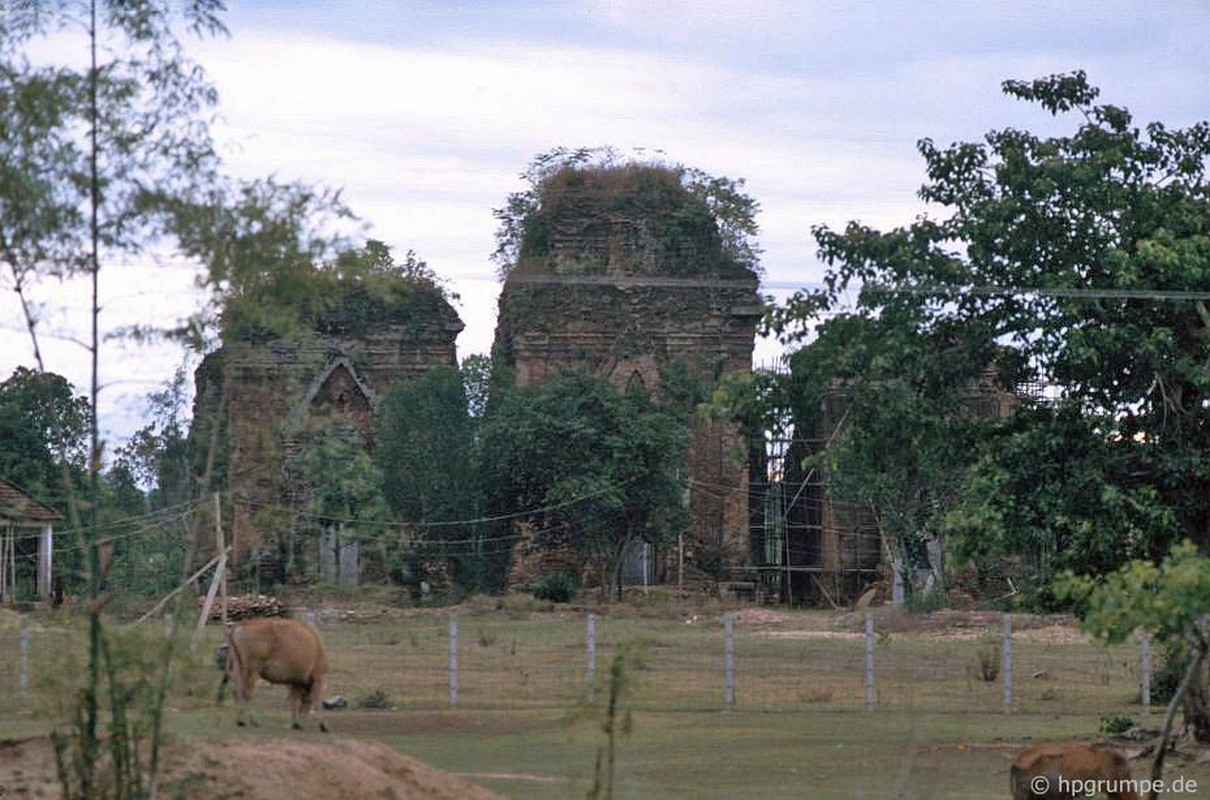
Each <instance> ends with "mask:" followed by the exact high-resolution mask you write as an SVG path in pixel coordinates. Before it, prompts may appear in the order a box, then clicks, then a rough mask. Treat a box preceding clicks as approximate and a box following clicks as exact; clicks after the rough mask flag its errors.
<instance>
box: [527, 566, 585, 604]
mask: <svg viewBox="0 0 1210 800" xmlns="http://www.w3.org/2000/svg"><path fill="white" fill-rule="evenodd" d="M579 591H580V585H579V582H578V581H576V579H575V578H573V577H571V576H570V575H564V574H563V573H561V572H552V573H551V574H549V575H547V576H546V577H545V578H543V579H542V580H540V581H538V582H537V583H535V584H534V587H533V594H534V597H535V598H537V599H538V600H547V601H550V602H552V603H569V602H571V600H572V599H573V598H575V596H576V593H577V592H579Z"/></svg>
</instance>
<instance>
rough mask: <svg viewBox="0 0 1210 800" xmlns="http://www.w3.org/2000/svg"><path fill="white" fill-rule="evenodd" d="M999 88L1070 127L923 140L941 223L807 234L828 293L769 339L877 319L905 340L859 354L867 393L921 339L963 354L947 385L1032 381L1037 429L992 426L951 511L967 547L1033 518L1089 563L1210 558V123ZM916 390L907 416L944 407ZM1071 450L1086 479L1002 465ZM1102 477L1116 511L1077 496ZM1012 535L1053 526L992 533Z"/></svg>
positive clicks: (1072, 83) (1063, 91)
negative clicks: (1003, 526) (1177, 125)
mask: <svg viewBox="0 0 1210 800" xmlns="http://www.w3.org/2000/svg"><path fill="white" fill-rule="evenodd" d="M1003 88H1004V91H1005V92H1006V93H1007V94H1009V95H1010V96H1013V97H1016V98H1019V99H1022V100H1025V101H1028V102H1032V103H1036V104H1038V105H1040V106H1041V107H1042V108H1043V109H1044V110H1045V111H1047V112H1050V113H1051V114H1053V115H1064V116H1070V117H1074V118H1075V122H1076V126H1075V130H1074V132H1072V133H1071V134H1070V135H1066V136H1054V137H1040V136H1037V135H1034V134H1031V133H1029V132H1027V131H1023V130H1018V129H1006V130H1001V131H992V132H990V133H988V134H987V135H986V137H985V138H984V140H983V141H982V142H974V143H969V142H968V143H958V144H954V145H952V146H950V147H947V148H939V147H937V146H936V145H934V143H933V142H932V141H930V140H928V139H925V140H923V141H921V142H920V144H919V150H920V152H921V154H922V155H923V156H924V159H925V162H926V171H927V175H928V182H927V183H926V184H925V185H924V187H923V188H922V189H921V191H920V196H921V197H922V198H923V199H924V200H926V201H928V202H929V203H931V204H932V206H931V208H932V209H934V210H933V211H930V213H929V214H927V215H922V216H921V217H919V218H917V219H916V220H915V221H914V222H913V223H911V224H910V225H907V226H905V227H901V228H896V229H893V230H890V231H888V232H880V231H877V230H873V229H871V228H868V227H866V226H863V225H861V224H859V223H856V222H853V223H850V224H849V225H848V226H847V227H846V228H845V229H844V230H843V231H834V230H831V229H829V228H827V227H825V226H820V227H817V228H815V231H814V232H815V237H816V241H817V242H818V244H819V252H820V255H821V257H822V258H823V260H824V261H825V263H826V264H827V265H828V267H829V269H828V273H827V275H826V278H825V285H824V288H823V289H821V290H818V291H813V292H803V293H800V294H798V295H796V296H795V297H793V298H792V299H791V300H790V301H789V302H787V303H786V304H785V305H783V306H782V307H781V308H779V309H777V310H776V311H775V313H773V314H772V315H771V317H770V327H771V329H773V330H774V331H777V332H778V333H780V334H781V335H782V336H783V337H785V338H786V339H787V340H788V341H795V340H801V339H803V338H804V337H805V336H808V335H810V334H811V333H812V332H813V325H814V324H815V321H816V320H817V319H818V318H819V317H820V316H821V315H823V314H827V315H829V316H831V317H833V319H829V321H828V322H826V323H824V325H823V326H822V328H828V327H831V326H833V324H834V323H835V322H836V319H835V316H836V315H839V316H840V317H852V316H862V317H867V318H869V319H871V320H875V319H876V320H878V325H879V326H890V327H891V328H892V329H893V330H894V331H897V333H896V335H892V336H888V337H886V338H884V339H881V340H875V341H869V340H867V341H866V345H865V346H867V347H870V348H873V351H872V352H871V353H870V355H869V356H868V361H869V363H875V362H877V361H878V359H881V361H880V362H879V363H882V364H885V365H887V369H885V370H881V372H880V371H874V372H872V373H871V377H872V378H873V379H875V380H877V379H879V377H878V376H879V375H880V374H881V375H882V376H883V377H882V379H885V377H886V376H887V375H894V374H895V373H896V371H897V370H898V365H899V364H901V363H902V364H904V365H905V366H906V367H908V368H915V366H916V365H917V364H918V360H917V359H915V358H908V359H902V358H901V357H900V355H899V352H898V351H899V350H900V349H902V348H903V347H905V345H907V344H910V338H911V337H914V336H920V337H923V338H924V339H925V340H933V341H935V342H937V343H938V344H941V345H942V346H940V347H938V348H935V352H936V353H937V354H938V355H943V354H945V353H946V352H947V350H949V349H950V348H951V347H952V344H943V342H944V341H948V342H950V343H957V344H959V349H958V351H957V352H954V353H953V355H952V358H953V359H954V362H955V363H954V364H953V365H944V364H942V365H939V366H941V367H942V369H940V370H939V371H936V372H935V374H936V375H938V376H944V375H946V374H949V375H950V376H951V377H953V378H955V379H958V380H961V378H962V375H963V374H965V375H967V376H976V375H978V374H979V371H980V370H982V369H983V368H984V367H986V366H989V365H992V364H995V365H997V366H998V367H999V368H1000V372H999V377H998V380H999V381H1000V382H1001V383H1002V384H1003V386H1004V388H1011V387H1012V386H1013V385H1014V384H1017V383H1019V382H1020V381H1023V380H1030V381H1036V382H1038V383H1040V384H1042V385H1045V386H1048V387H1050V390H1049V391H1048V393H1047V395H1046V397H1047V399H1046V400H1045V401H1039V402H1038V405H1039V406H1040V409H1039V411H1038V412H1037V413H1036V414H1035V415H1034V416H1033V417H1032V418H1031V419H1032V421H1033V422H1034V423H1035V425H1033V426H1031V427H1029V428H1028V429H1024V428H1022V427H1020V426H1014V425H1005V426H1003V427H999V428H996V429H995V430H996V438H995V439H993V440H992V441H991V442H990V443H989V444H988V445H987V446H986V447H983V448H980V449H979V450H978V454H979V455H980V456H981V458H982V459H983V460H982V462H981V463H980V466H979V468H978V469H977V470H976V471H975V473H974V475H975V478H974V480H975V481H976V482H977V484H976V486H975V487H974V488H972V489H969V490H964V491H963V492H962V497H961V498H959V499H962V498H966V499H967V500H969V501H970V502H963V503H962V505H963V508H962V509H961V512H960V513H959V514H958V516H957V517H955V519H959V520H960V521H961V524H959V525H958V526H957V531H956V532H957V534H958V535H959V537H961V538H967V539H969V538H970V537H976V538H977V537H981V536H983V535H984V534H983V531H984V530H986V529H992V530H993V531H994V529H995V526H996V525H997V524H999V522H998V521H1009V520H1014V519H1016V520H1022V519H1028V520H1033V521H1034V525H1035V526H1043V527H1052V528H1058V529H1060V530H1064V529H1065V530H1066V531H1078V532H1079V537H1081V538H1078V539H1077V541H1080V540H1082V541H1084V542H1087V543H1091V545H1092V546H1091V547H1090V549H1089V552H1090V553H1092V554H1094V555H1095V558H1094V559H1092V560H1090V563H1089V564H1088V567H1089V568H1093V569H1101V568H1105V567H1108V566H1113V565H1114V564H1116V563H1120V562H1119V561H1118V560H1119V559H1121V558H1123V557H1129V556H1131V555H1142V556H1148V557H1158V556H1159V555H1160V554H1162V553H1163V552H1164V551H1165V550H1166V548H1167V546H1168V545H1169V544H1170V543H1171V542H1172V541H1173V536H1176V535H1179V536H1188V537H1189V538H1191V539H1193V540H1194V541H1196V542H1199V543H1200V544H1203V545H1205V544H1208V543H1210V533H1208V532H1210V505H1208V504H1207V503H1206V499H1205V498H1206V497H1207V496H1210V459H1208V458H1207V455H1208V454H1210V425H1208V424H1207V422H1210V419H1208V418H1207V414H1210V404H1207V403H1205V402H1204V398H1205V395H1206V388H1207V382H1208V381H1210V375H1208V373H1207V372H1206V370H1205V369H1204V365H1205V364H1206V363H1207V361H1208V360H1210V337H1207V335H1206V331H1207V330H1208V329H1210V313H1208V312H1207V310H1206V306H1205V300H1204V298H1206V297H1210V294H1208V293H1210V235H1208V234H1210V231H1208V226H1210V203H1208V197H1207V185H1206V181H1205V166H1206V160H1207V155H1210V125H1207V124H1206V123H1197V124H1195V125H1193V126H1191V127H1189V128H1186V129H1183V130H1176V129H1169V128H1167V127H1166V126H1164V125H1163V124H1161V123H1158V122H1156V123H1151V124H1149V125H1147V126H1145V127H1144V128H1142V129H1140V128H1139V127H1137V126H1136V125H1135V124H1134V122H1133V119H1132V117H1131V115H1130V113H1129V112H1128V111H1126V110H1125V109H1123V108H1119V107H1116V106H1112V105H1107V104H1104V105H1098V104H1096V103H1095V102H1094V101H1095V100H1096V98H1097V96H1098V94H1099V92H1098V90H1097V89H1096V88H1095V87H1093V86H1091V85H1089V83H1088V82H1087V79H1086V77H1085V75H1084V74H1083V73H1082V72H1075V73H1071V74H1067V75H1054V76H1050V77H1047V78H1042V79H1039V80H1035V81H1006V82H1005V83H1004V85H1003ZM934 215H936V216H934ZM939 335H944V337H947V338H946V339H944V340H938V338H937V337H938V336H939ZM997 353H1007V354H1011V357H1010V358H1004V357H1002V356H1000V355H997ZM948 357H950V356H947V358H948ZM1005 365H1007V367H1005ZM951 366H952V367H953V369H951V368H950V367H951ZM905 377H910V374H909V376H905ZM868 383H869V381H867V384H868ZM929 383H930V384H931V382H929ZM926 385H927V384H926ZM954 385H956V386H961V385H962V384H961V383H960V382H958V383H956V384H954ZM914 391H915V398H916V400H915V401H914V402H913V405H914V406H915V407H917V408H925V409H926V410H927V406H928V401H929V398H930V397H932V396H933V395H930V394H929V392H928V391H921V390H919V389H915V390H914ZM887 407H888V409H893V408H894V407H895V406H894V405H888V406H887ZM940 409H942V411H941V413H942V414H949V411H948V410H947V406H945V405H941V406H940ZM1072 419H1078V420H1085V421H1086V423H1084V424H1079V425H1073V424H1071V423H1070V420H1072ZM1043 423H1044V425H1043ZM934 424H936V425H938V426H940V420H936V421H935V423H934ZM1039 426H1043V427H1045V428H1047V429H1048V430H1046V431H1045V432H1044V431H1043V430H1042V427H1039ZM886 427H887V428H888V429H889V426H886ZM913 427H915V426H914V425H909V426H908V429H911V428H913ZM1021 437H1026V439H1025V440H1022V438H1021ZM1089 437H1092V438H1093V439H1099V440H1100V442H1097V441H1089ZM1029 440H1032V441H1029ZM904 444H905V445H906V444H908V440H905V441H904ZM1065 450H1070V451H1072V452H1078V453H1081V454H1083V455H1084V456H1085V457H1086V458H1085V459H1084V460H1083V461H1082V463H1081V464H1080V469H1081V471H1082V473H1083V477H1082V478H1080V479H1079V480H1071V476H1069V475H1067V474H1065V473H1064V472H1063V471H1062V470H1061V469H1050V468H1048V466H1049V465H1048V464H1040V463H1037V462H1034V463H1030V461H1029V459H1028V458H1020V459H1016V460H1015V461H1014V460H1011V459H1009V458H1008V457H1004V456H1003V454H1006V453H1021V452H1030V451H1032V452H1034V453H1036V454H1039V455H1042V454H1049V455H1050V457H1055V456H1057V455H1058V454H1059V453H1063V452H1064V451H1065ZM1098 474H1099V475H1104V476H1107V477H1110V478H1111V479H1112V483H1111V484H1110V485H1109V486H1107V487H1106V492H1108V493H1109V494H1110V496H1109V498H1108V499H1109V500H1110V501H1111V502H1110V503H1109V504H1108V506H1102V507H1098V506H1097V505H1096V504H1093V503H1088V502H1087V501H1086V500H1087V498H1086V495H1080V494H1079V493H1077V491H1075V490H1077V489H1078V487H1079V485H1080V481H1081V480H1085V479H1088V480H1091V476H1095V475H1098ZM1043 484H1045V485H1043ZM1022 486H1028V487H1030V491H1028V492H1025V493H1022V492H1021V491H1019V489H1020V487H1022ZM976 490H977V491H976ZM1031 504H1032V505H1033V507H1032V508H1029V506H1030V505H1031ZM1110 521H1113V522H1125V523H1126V526H1125V528H1123V527H1120V526H1118V525H1116V524H1113V525H1111V524H1105V523H1106V522H1110ZM983 522H986V523H987V525H984V524H982V523H983ZM993 535H996V534H993ZM1015 536H1030V537H1033V538H1035V539H1039V538H1044V537H1052V538H1053V536H1054V532H1053V531H1050V532H1046V533H1044V534H1040V535H1039V533H1037V532H1035V533H1028V532H1023V531H1021V530H1013V531H1006V532H1005V533H1003V534H1002V535H1001V538H1002V541H1005V542H1011V540H1012V538H1013V537H1015ZM1124 536H1127V537H1129V540H1128V541H1127V542H1126V543H1123V542H1122V541H1121V539H1122V537H1124ZM1093 540H1097V541H1095V542H1094V541H1093ZM962 546H963V547H964V548H966V549H967V550H968V551H970V552H973V551H978V550H979V549H980V548H981V547H982V546H983V545H982V543H980V542H977V541H975V542H970V541H967V542H964V543H963V544H962ZM1009 546H1010V547H1015V546H1016V545H1013V544H1009ZM1077 566H1079V565H1077Z"/></svg>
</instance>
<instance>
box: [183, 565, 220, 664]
mask: <svg viewBox="0 0 1210 800" xmlns="http://www.w3.org/2000/svg"><path fill="white" fill-rule="evenodd" d="M226 571H227V553H226V552H222V553H219V554H218V566H217V567H215V568H214V578H213V579H212V580H211V581H210V591H208V592H206V602H205V603H203V604H202V615H201V616H200V617H198V620H197V628H196V629H194V631H193V643H192V644H191V645H190V646H191V647H192V648H193V649H195V650H196V649H197V645H198V642H200V641H201V639H202V631H204V630H205V629H206V620H208V619H210V609H211V608H212V607H213V606H214V596H215V595H216V594H217V593H218V587H219V584H221V583H222V582H223V573H224V572H226Z"/></svg>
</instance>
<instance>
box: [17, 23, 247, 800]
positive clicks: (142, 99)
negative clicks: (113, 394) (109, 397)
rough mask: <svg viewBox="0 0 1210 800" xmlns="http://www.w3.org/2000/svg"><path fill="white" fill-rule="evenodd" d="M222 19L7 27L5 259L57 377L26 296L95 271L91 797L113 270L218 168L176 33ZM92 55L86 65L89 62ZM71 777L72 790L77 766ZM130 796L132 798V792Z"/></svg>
mask: <svg viewBox="0 0 1210 800" xmlns="http://www.w3.org/2000/svg"><path fill="white" fill-rule="evenodd" d="M182 10H183V15H182V16H178V15H177V14H178V12H179V11H182ZM220 11H221V4H220V3H219V2H218V0H191V1H190V2H186V3H185V4H184V6H183V8H182V7H177V6H176V5H175V4H170V3H167V2H156V0H142V1H140V2H104V0H88V2H63V3H51V2H39V1H38V0H35V1H34V2H27V3H20V4H16V5H10V7H9V8H7V9H6V12H5V14H4V15H3V17H2V18H0V76H2V79H3V81H4V83H3V86H2V87H0V88H3V89H4V91H0V105H2V106H3V107H2V108H0V118H3V119H4V122H3V123H0V150H3V152H4V153H5V154H6V157H5V159H3V162H4V163H3V165H0V260H2V261H3V262H4V267H5V272H6V273H7V275H8V277H9V278H10V279H11V283H12V286H11V288H13V289H14V290H15V291H17V292H18V294H19V296H20V299H21V302H22V307H23V309H24V310H25V314H26V321H27V327H28V330H29V333H30V337H31V339H32V340H33V343H34V350H35V356H36V359H37V361H38V368H39V369H40V370H42V371H45V365H44V364H43V363H42V357H41V351H40V349H39V348H38V340H37V322H38V320H37V314H36V310H35V309H34V308H33V306H32V304H31V303H30V302H29V300H28V297H27V295H26V289H27V287H28V286H29V283H30V281H33V280H36V279H38V278H39V277H41V276H47V275H72V274H79V273H83V274H85V275H86V276H87V278H88V280H89V282H90V285H91V293H92V303H91V308H90V310H89V324H90V328H91V334H90V336H89V340H88V344H87V348H88V350H87V352H88V355H89V357H90V359H91V373H92V378H91V385H90V387H89V395H88V396H89V405H90V417H89V427H90V435H89V448H88V462H87V463H88V492H87V495H88V503H87V510H88V518H89V522H88V526H87V528H86V531H87V532H86V534H85V537H84V548H83V549H84V550H85V552H86V553H87V556H88V575H89V595H90V597H92V598H93V602H92V603H91V604H90V612H89V657H88V679H87V683H86V686H85V688H84V690H83V694H82V700H81V708H80V715H81V720H80V724H79V726H78V727H79V739H78V744H79V753H78V757H77V758H75V759H73V763H74V779H75V782H76V785H77V787H78V790H79V794H80V795H81V796H83V797H86V798H91V797H94V796H99V795H100V794H101V793H102V792H103V791H105V789H104V788H103V787H101V785H100V784H99V783H98V780H97V778H98V775H97V772H96V764H97V759H98V755H99V747H100V740H99V738H98V735H97V728H98V721H99V714H98V712H99V706H98V692H99V691H100V687H101V683H102V681H101V677H102V675H101V670H102V658H103V654H104V653H106V652H108V651H107V650H105V647H104V644H105V642H104V640H103V635H102V628H101V619H100V607H101V603H100V600H101V597H100V595H101V591H102V586H103V578H102V575H101V561H100V552H99V547H98V545H99V542H98V533H97V522H98V514H99V512H100V508H99V503H100V500H101V475H100V470H101V463H102V459H101V455H102V453H101V440H100V433H99V429H98V420H97V398H98V394H99V391H100V384H99V372H100V371H99V362H100V357H101V337H100V325H99V316H100V305H99V302H98V298H99V295H100V279H101V265H102V263H104V262H106V261H108V260H109V259H111V258H112V257H113V256H114V255H116V254H118V253H124V254H129V253H132V252H137V251H139V250H140V249H141V248H143V247H145V246H147V245H148V244H149V243H151V242H153V241H155V239H156V238H157V237H158V235H159V234H161V233H164V232H166V231H168V230H169V227H170V224H169V223H170V217H168V216H166V215H165V214H164V213H163V212H164V211H165V210H166V205H167V204H166V203H165V199H166V198H169V197H179V196H181V195H183V194H188V193H192V192H195V191H196V190H197V189H198V187H199V185H201V184H204V183H205V182H206V181H207V180H208V179H209V178H210V176H212V174H213V171H214V169H215V168H216V165H217V161H216V159H215V158H214V153H213V148H212V147H211V142H210V138H209V132H208V125H207V122H208V120H207V119H206V118H205V114H206V113H207V112H208V110H209V109H210V108H211V107H213V105H214V103H215V93H214V91H213V89H212V88H211V87H210V86H209V84H207V83H206V82H205V80H204V77H203V76H202V75H201V72H200V70H199V69H198V68H197V67H196V65H194V64H192V63H191V62H189V61H188V60H187V59H186V58H185V57H184V55H183V52H182V48H181V46H180V43H179V40H178V38H177V36H176V25H175V23H176V22H177V21H178V20H182V21H183V22H184V24H185V25H186V26H187V27H189V28H191V29H192V30H193V31H194V32H196V33H217V32H220V31H222V30H223V28H222V24H221V22H220V19H219V12H220ZM80 31H83V36H82V37H80V38H77V39H76V40H75V41H77V42H78V43H79V45H80V46H79V49H78V50H76V51H74V52H70V48H68V47H64V48H59V49H58V52H59V53H60V54H61V55H62V57H63V61H62V62H59V63H55V62H54V60H53V59H51V60H49V61H48V62H47V63H39V64H35V63H33V62H31V60H30V59H29V58H28V57H27V55H26V51H25V46H26V45H27V44H28V43H29V42H30V41H31V40H34V39H37V38H40V37H43V36H45V35H47V34H48V33H57V32H65V33H66V34H67V35H68V36H69V38H70V36H71V35H73V34H74V35H77V36H79V32H80ZM80 56H83V57H84V59H83V60H84V61H85V63H86V64H87V66H86V67H85V68H80V67H79V66H77V65H78V64H79V63H80V60H81V59H80V58H79V57H80ZM9 155H11V156H12V157H11V158H10V157H9ZM69 490H70V487H69ZM109 666H110V667H112V664H110V665H109ZM110 691H111V697H112V698H114V702H115V704H117V703H119V702H120V699H119V692H120V690H119V687H117V686H116V685H114V684H113V682H112V681H111V683H110ZM111 741H112V742H113V746H114V747H115V748H120V746H121V745H122V743H123V742H126V741H128V740H127V739H126V738H125V737H119V736H115V737H113V738H112V740H111ZM153 749H154V743H153ZM122 755H123V754H122V752H120V751H119V749H115V750H113V756H114V759H115V775H116V776H122V775H123V774H124V773H123V771H122V769H121V763H119V762H120V761H121V757H122ZM61 772H62V773H63V775H64V776H65V784H66V783H67V780H66V776H67V773H66V770H61ZM152 779H153V781H154V776H153V778H152ZM64 788H65V791H66V790H67V789H68V786H66V785H65V787H64ZM136 788H137V787H136ZM136 788H132V791H135V790H136ZM118 794H119V795H121V794H123V790H122V787H121V785H119V787H118Z"/></svg>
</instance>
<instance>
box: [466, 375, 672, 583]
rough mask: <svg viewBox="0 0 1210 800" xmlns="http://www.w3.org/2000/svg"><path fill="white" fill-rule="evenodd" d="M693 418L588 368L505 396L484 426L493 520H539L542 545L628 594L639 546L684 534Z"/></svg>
mask: <svg viewBox="0 0 1210 800" xmlns="http://www.w3.org/2000/svg"><path fill="white" fill-rule="evenodd" d="M688 440H689V434H688V425H687V419H686V415H685V414H684V413H683V412H681V411H678V410H676V409H675V408H672V407H670V406H663V405H659V404H657V403H655V402H654V401H653V400H652V399H651V398H650V397H649V396H648V395H647V394H646V393H645V392H641V391H632V392H625V393H623V392H621V391H619V390H617V389H615V388H614V387H612V386H610V385H609V384H607V383H604V382H602V381H600V380H597V379H595V378H593V377H591V376H589V375H587V374H585V373H583V372H581V371H566V372H561V373H559V374H558V375H557V376H555V377H554V378H552V379H551V380H550V381H548V382H545V383H540V384H536V385H530V386H525V387H521V388H518V389H514V390H510V391H507V392H505V393H504V394H503V396H502V397H501V398H500V401H499V404H498V405H497V406H496V407H495V408H494V409H493V410H492V412H491V413H490V414H489V415H488V418H487V419H486V421H485V427H484V433H483V448H484V457H483V464H484V468H483V471H484V476H485V483H486V485H487V491H488V492H489V509H490V510H491V513H492V514H493V516H501V515H503V516H508V517H512V518H515V519H524V520H525V521H527V522H528V523H529V524H532V526H533V528H534V530H535V532H536V544H537V545H538V546H539V547H552V548H560V549H565V550H566V551H568V552H570V553H571V554H572V555H573V556H575V557H577V558H578V559H579V560H580V562H581V563H582V564H584V565H586V566H591V567H593V568H594V570H595V571H596V573H597V574H598V575H599V577H600V581H601V587H602V588H603V589H605V590H607V591H608V592H609V593H611V594H615V595H618V596H620V593H621V588H622V586H621V578H622V566H623V563H624V562H623V559H624V556H625V555H626V553H627V550H628V549H629V548H630V547H631V545H632V544H634V543H636V542H638V541H640V540H645V541H648V542H651V543H652V544H654V545H657V546H658V545H662V544H665V543H667V542H668V541H670V540H671V538H672V537H674V536H675V534H676V532H677V531H678V530H682V529H683V527H684V524H685V522H686V520H685V509H684V507H683V505H682V497H683V493H684V458H685V453H686V448H687V446H688V445H687V442H688Z"/></svg>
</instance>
